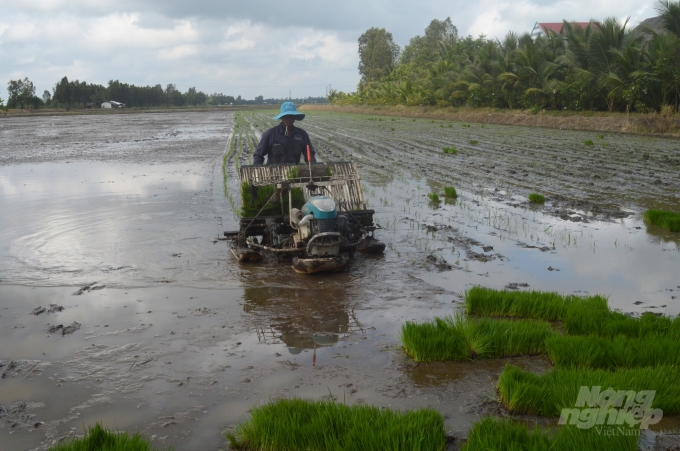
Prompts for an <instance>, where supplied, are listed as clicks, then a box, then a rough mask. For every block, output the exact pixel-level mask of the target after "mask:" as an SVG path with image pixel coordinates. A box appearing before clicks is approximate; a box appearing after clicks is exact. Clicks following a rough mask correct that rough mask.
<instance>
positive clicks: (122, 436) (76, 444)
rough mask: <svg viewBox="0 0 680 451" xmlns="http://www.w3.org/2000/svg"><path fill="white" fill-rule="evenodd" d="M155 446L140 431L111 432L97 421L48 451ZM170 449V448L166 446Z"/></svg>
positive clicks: (148, 450)
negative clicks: (83, 432) (81, 433)
mask: <svg viewBox="0 0 680 451" xmlns="http://www.w3.org/2000/svg"><path fill="white" fill-rule="evenodd" d="M155 449H157V448H154V447H152V446H151V442H150V441H149V440H148V439H146V438H145V437H143V436H142V435H141V434H140V433H135V434H133V435H128V434H126V433H125V432H112V431H109V430H107V429H104V428H103V427H102V425H101V424H99V423H97V424H96V425H95V426H94V427H90V428H88V430H87V432H86V433H85V435H84V436H83V437H74V438H71V439H67V440H64V441H62V442H60V443H58V444H57V445H54V446H53V447H51V448H50V449H49V451H153V450H155ZM168 449H170V448H168Z"/></svg>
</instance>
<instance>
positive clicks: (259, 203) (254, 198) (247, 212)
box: [241, 174, 305, 218]
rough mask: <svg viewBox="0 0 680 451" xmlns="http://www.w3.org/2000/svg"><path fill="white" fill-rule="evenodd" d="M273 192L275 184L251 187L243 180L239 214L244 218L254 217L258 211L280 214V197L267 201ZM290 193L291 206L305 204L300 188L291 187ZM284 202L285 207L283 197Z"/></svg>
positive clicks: (263, 213)
mask: <svg viewBox="0 0 680 451" xmlns="http://www.w3.org/2000/svg"><path fill="white" fill-rule="evenodd" d="M289 176H290V174H289ZM274 192H276V187H275V186H269V185H264V186H257V187H252V186H250V185H249V184H248V182H243V183H242V184H241V216H242V217H245V218H250V217H254V216H256V215H257V214H258V213H260V211H261V213H260V215H262V216H267V215H278V214H281V199H277V200H276V201H275V202H270V203H267V201H268V200H269V199H270V198H271V197H272V194H274ZM291 194H292V201H293V207H294V208H302V206H303V205H304V204H305V197H304V194H303V193H302V189H300V188H293V189H292V190H291ZM284 202H285V204H286V207H287V205H288V199H284ZM265 204H266V205H265ZM263 207H264V208H263Z"/></svg>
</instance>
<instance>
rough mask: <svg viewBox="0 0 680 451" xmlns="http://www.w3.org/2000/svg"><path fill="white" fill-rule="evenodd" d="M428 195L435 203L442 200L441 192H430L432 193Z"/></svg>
mask: <svg viewBox="0 0 680 451" xmlns="http://www.w3.org/2000/svg"><path fill="white" fill-rule="evenodd" d="M427 197H429V198H430V202H432V203H434V204H438V203H439V202H441V200H440V199H439V194H437V193H430V194H428V195H427Z"/></svg>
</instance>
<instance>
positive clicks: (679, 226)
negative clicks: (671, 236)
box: [645, 210, 680, 232]
mask: <svg viewBox="0 0 680 451" xmlns="http://www.w3.org/2000/svg"><path fill="white" fill-rule="evenodd" d="M645 220H646V221H649V222H650V223H651V224H654V225H655V226H659V227H663V228H664V229H667V230H670V231H671V232H680V213H675V212H672V211H665V210H647V211H646V212H645Z"/></svg>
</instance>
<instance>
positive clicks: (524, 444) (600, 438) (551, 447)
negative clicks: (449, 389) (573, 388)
mask: <svg viewBox="0 0 680 451" xmlns="http://www.w3.org/2000/svg"><path fill="white" fill-rule="evenodd" d="M623 429H624V431H623V433H620V434H616V435H613V434H612V435H606V434H602V433H600V432H598V430H597V429H595V428H590V429H579V428H578V427H576V426H560V427H558V428H557V430H555V431H545V430H542V429H540V428H539V427H538V426H535V425H534V426H531V425H527V424H524V423H520V422H517V421H514V420H512V419H501V418H491V417H487V418H484V419H482V420H481V421H478V422H476V423H474V424H473V425H472V429H470V432H469V433H468V437H467V440H466V442H465V444H463V447H462V448H461V450H462V451H489V450H499V451H500V450H503V451H520V450H521V451H574V450H579V451H600V450H605V449H612V450H614V449H615V450H620V451H637V449H638V444H637V442H638V438H639V437H638V433H639V431H635V430H634V429H631V428H630V427H627V426H623Z"/></svg>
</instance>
